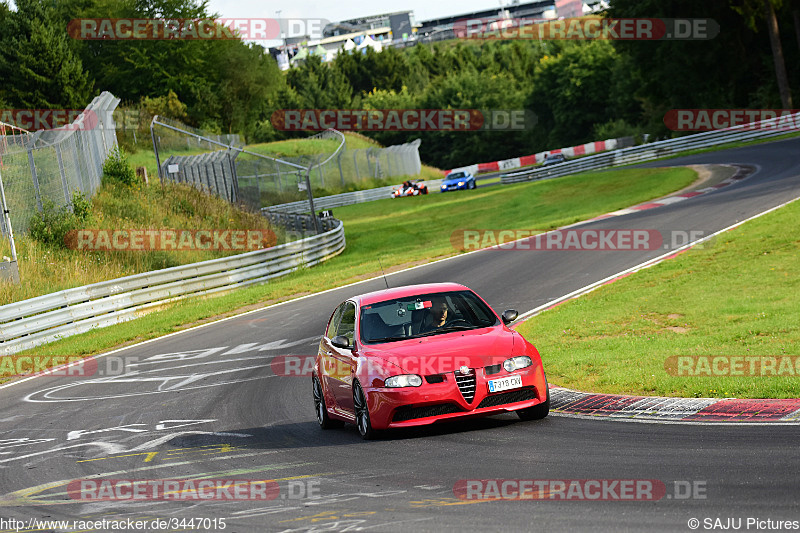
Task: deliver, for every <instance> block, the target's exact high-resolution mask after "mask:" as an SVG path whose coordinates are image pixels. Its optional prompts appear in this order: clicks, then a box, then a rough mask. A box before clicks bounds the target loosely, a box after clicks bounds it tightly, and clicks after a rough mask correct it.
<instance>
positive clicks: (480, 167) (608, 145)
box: [444, 139, 620, 176]
mask: <svg viewBox="0 0 800 533" xmlns="http://www.w3.org/2000/svg"><path fill="white" fill-rule="evenodd" d="M619 141H620V139H606V140H605V141H594V142H590V143H586V144H579V145H578V146H570V147H568V148H558V149H555V150H546V151H544V152H539V153H536V154H532V155H523V156H520V157H512V158H511V159H503V160H502V161H490V162H488V163H474V164H472V165H467V166H465V167H458V168H454V169H451V170H445V171H444V175H445V176H447V175H448V174H450V173H451V172H456V171H462V170H463V171H467V172H469V173H470V174H478V173H482V172H497V171H500V170H512V169H515V168H522V167H527V166H530V165H535V164H537V163H541V162H543V161H544V160H545V158H546V157H547V156H548V155H550V154H564V155H565V156H567V157H577V156H582V155H589V154H597V153H600V152H605V151H608V150H614V149H616V148H617V146H618V145H619Z"/></svg>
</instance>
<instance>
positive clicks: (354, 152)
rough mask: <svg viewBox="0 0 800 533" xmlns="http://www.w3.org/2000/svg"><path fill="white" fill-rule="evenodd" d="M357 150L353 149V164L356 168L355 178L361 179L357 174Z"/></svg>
mask: <svg viewBox="0 0 800 533" xmlns="http://www.w3.org/2000/svg"><path fill="white" fill-rule="evenodd" d="M357 155H358V150H353V166H354V167H355V168H356V179H357V180H358V181H361V176H359V175H358V158H357Z"/></svg>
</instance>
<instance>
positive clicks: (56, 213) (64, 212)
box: [29, 192, 92, 248]
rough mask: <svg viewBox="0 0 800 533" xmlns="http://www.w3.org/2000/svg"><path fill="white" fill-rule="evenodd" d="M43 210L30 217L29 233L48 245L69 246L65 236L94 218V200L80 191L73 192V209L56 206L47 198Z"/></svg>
mask: <svg viewBox="0 0 800 533" xmlns="http://www.w3.org/2000/svg"><path fill="white" fill-rule="evenodd" d="M42 208H43V209H42V212H41V213H36V214H35V215H33V216H32V217H31V219H30V223H29V228H30V229H29V234H30V236H31V237H32V238H33V239H35V240H36V241H38V242H40V243H42V244H46V245H48V246H53V247H60V248H67V244H66V241H65V238H66V237H67V235H68V234H69V232H70V231H72V230H77V229H81V228H82V227H83V226H85V225H86V223H87V222H89V221H90V220H92V202H91V201H90V200H89V199H87V198H86V197H85V196H84V195H83V194H81V193H80V192H74V193H73V194H72V210H70V209H69V207H68V206H62V207H56V205H55V203H53V201H52V200H50V199H45V201H44V203H43V204H42Z"/></svg>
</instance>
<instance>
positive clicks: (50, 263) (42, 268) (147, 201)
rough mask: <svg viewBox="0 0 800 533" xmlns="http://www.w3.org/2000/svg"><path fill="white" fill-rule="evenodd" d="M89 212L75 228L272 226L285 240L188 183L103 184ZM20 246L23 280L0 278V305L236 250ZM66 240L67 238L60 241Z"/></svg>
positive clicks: (20, 239) (1, 248) (0, 251)
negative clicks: (3, 280) (13, 281)
mask: <svg viewBox="0 0 800 533" xmlns="http://www.w3.org/2000/svg"><path fill="white" fill-rule="evenodd" d="M91 205H92V207H91V215H90V218H89V219H88V220H86V221H84V222H76V223H75V224H77V225H78V226H77V227H74V228H73V229H106V230H113V229H166V228H174V229H189V230H198V229H205V230H216V229H222V230H225V229H272V231H273V233H274V234H275V239H274V240H273V241H272V242H270V243H269V244H272V245H274V244H276V243H279V242H285V241H286V235H285V232H284V231H283V229H282V228H270V225H269V222H268V221H267V220H266V219H265V218H264V217H262V216H261V215H259V214H256V213H251V212H248V211H243V210H241V209H238V208H237V207H235V206H232V205H231V204H229V203H228V202H227V201H225V200H223V199H222V198H218V197H216V196H209V195H207V194H205V193H203V192H201V191H199V190H197V189H194V188H192V187H190V186H188V185H185V184H173V183H167V184H165V185H164V187H163V188H162V187H161V185H159V184H158V182H156V183H151V184H150V185H149V186H146V187H145V186H142V185H139V184H137V185H136V186H134V187H132V188H129V187H125V186H124V185H121V184H113V183H112V184H109V183H106V184H104V185H103V186H102V187H101V188H100V189H99V190H98V192H97V194H96V195H95V196H94V198H92V200H91ZM15 240H16V248H17V256H18V265H19V274H20V280H21V282H22V283H21V284H20V285H19V286H12V285H9V284H3V283H0V305H4V304H8V303H11V302H17V301H20V300H25V299H28V298H33V297H35V296H40V295H43V294H48V293H51V292H55V291H60V290H64V289H69V288H72V287H80V286H83V285H88V284H91V283H97V282H100V281H105V280H109V279H115V278H119V277H123V276H129V275H132V274H138V273H141V272H149V271H151V270H158V269H162V268H168V267H171V266H177V265H184V264H189V263H196V262H198V261H205V260H207V259H215V258H218V257H225V256H229V255H233V254H238V253H242V251H241V250H238V251H212V250H190V251H177V250H156V251H114V252H107V251H93V252H90V251H86V250H74V249H69V248H68V247H67V246H64V245H61V242H59V243H58V245H48V244H44V243H43V242H40V241H37V240H35V239H33V238H31V237H30V236H20V235H17V236H16V238H15ZM62 242H63V241H62ZM0 255H6V256H10V255H11V251H10V247H9V244H8V241H7V240H6V239H0Z"/></svg>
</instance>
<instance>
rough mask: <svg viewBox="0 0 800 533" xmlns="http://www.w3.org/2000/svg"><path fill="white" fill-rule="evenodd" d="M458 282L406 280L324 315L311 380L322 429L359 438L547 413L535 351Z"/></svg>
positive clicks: (508, 316) (509, 314)
mask: <svg viewBox="0 0 800 533" xmlns="http://www.w3.org/2000/svg"><path fill="white" fill-rule="evenodd" d="M516 317H517V312H516V311H514V310H509V311H506V312H505V313H503V314H502V315H498V314H497V313H495V312H494V311H493V310H492V308H491V307H489V305H488V304H487V303H486V302H485V301H483V299H481V298H480V297H479V296H478V295H477V294H475V293H474V292H472V291H471V290H470V289H468V288H467V287H464V286H463V285H458V284H456V283H436V284H429V285H412V286H407V287H398V288H394V289H387V290H381V291H377V292H371V293H368V294H362V295H360V296H356V297H353V298H351V299H349V300H347V301H345V302H342V303H341V304H340V305H339V306H338V307H337V308H336V309H335V310H334V312H333V314H332V315H331V317H330V319H329V320H328V328H327V330H326V332H325V335H324V336H323V337H322V340H321V341H320V344H319V353H318V354H317V357H316V361H315V364H314V372H313V376H312V381H313V394H314V407H315V409H316V413H317V420H318V421H319V425H320V426H321V427H322V428H323V429H328V428H332V427H341V426H342V425H343V424H344V423H345V422H350V423H353V424H355V425H356V426H357V427H358V431H359V433H360V434H361V436H362V437H363V438H364V439H371V438H373V437H374V436H375V435H376V432H379V431H380V430H384V429H387V428H400V427H408V426H420V425H425V424H432V423H435V422H439V421H442V420H450V419H453V418H459V417H468V416H486V415H493V414H498V413H502V412H507V411H514V412H516V413H517V414H518V415H519V417H520V418H522V419H523V420H534V419H540V418H544V417H546V416H547V414H548V412H549V410H550V395H549V393H548V390H547V378H546V377H545V373H544V368H543V367H542V361H541V358H540V357H539V352H537V350H536V348H534V346H533V345H532V344H530V343H529V342H527V341H526V340H525V339H524V338H523V337H522V335H520V334H519V333H517V332H515V331H513V330H511V329H509V328H508V327H507V324H510V323H511V322H513V321H514V320H515V319H516Z"/></svg>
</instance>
